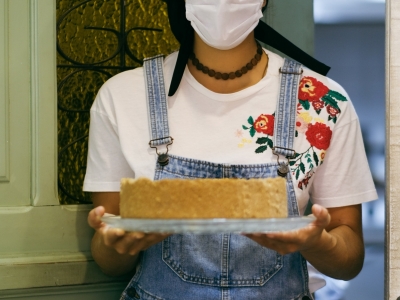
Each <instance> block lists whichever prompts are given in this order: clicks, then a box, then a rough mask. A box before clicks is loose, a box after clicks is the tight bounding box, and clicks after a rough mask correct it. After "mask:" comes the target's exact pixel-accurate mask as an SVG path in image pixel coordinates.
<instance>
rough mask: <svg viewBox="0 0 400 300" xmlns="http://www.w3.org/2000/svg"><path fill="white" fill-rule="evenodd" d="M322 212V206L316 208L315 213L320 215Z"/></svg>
mask: <svg viewBox="0 0 400 300" xmlns="http://www.w3.org/2000/svg"><path fill="white" fill-rule="evenodd" d="M321 211H322V207H321V206H316V207H315V213H316V214H320V213H321Z"/></svg>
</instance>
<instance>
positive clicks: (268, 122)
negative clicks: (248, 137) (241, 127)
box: [253, 115, 275, 135]
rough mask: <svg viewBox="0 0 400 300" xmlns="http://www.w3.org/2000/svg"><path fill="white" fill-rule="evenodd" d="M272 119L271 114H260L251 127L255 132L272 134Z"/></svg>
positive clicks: (273, 119)
mask: <svg viewBox="0 0 400 300" xmlns="http://www.w3.org/2000/svg"><path fill="white" fill-rule="evenodd" d="M274 121H275V118H274V116H273V115H261V116H259V117H258V118H257V120H256V121H255V122H254V124H253V127H254V129H255V130H256V131H257V132H261V133H265V134H267V135H274Z"/></svg>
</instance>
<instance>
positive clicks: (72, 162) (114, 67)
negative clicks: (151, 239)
mask: <svg viewBox="0 0 400 300" xmlns="http://www.w3.org/2000/svg"><path fill="white" fill-rule="evenodd" d="M178 48H179V44H178V42H177V41H176V40H175V38H174V36H173V34H172V32H171V30H170V28H169V23H168V16H167V6H166V4H165V3H164V2H163V1H161V0H125V1H124V0H85V1H82V0H57V51H58V53H57V54H58V55H57V83H58V174H59V177H58V186H59V199H60V203H61V204H76V203H89V202H90V197H89V195H88V194H87V193H83V192H82V184H83V179H84V175H85V171H86V156H87V140H88V131H89V121H90V120H89V117H90V116H89V110H90V107H91V105H92V103H93V101H94V98H95V96H96V94H97V91H98V90H99V88H100V87H101V86H102V84H103V83H104V82H105V81H106V80H107V79H109V78H110V77H112V76H114V75H116V74H117V73H119V72H122V71H125V70H129V69H134V68H136V67H140V66H141V65H142V61H143V58H145V57H150V56H154V55H157V54H160V53H162V54H165V55H167V54H169V53H171V52H173V51H174V50H176V49H178Z"/></svg>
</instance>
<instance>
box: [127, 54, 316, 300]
mask: <svg viewBox="0 0 400 300" xmlns="http://www.w3.org/2000/svg"><path fill="white" fill-rule="evenodd" d="M280 71H281V87H280V97H279V101H278V107H277V111H276V117H275V130H274V138H275V141H274V146H275V148H274V149H275V152H276V153H277V154H279V155H280V157H281V159H280V160H281V162H279V161H277V162H276V163H268V164H260V165H228V164H217V163H210V162H206V161H199V160H195V159H191V158H184V157H177V156H173V155H168V158H166V157H165V156H164V157H161V156H159V161H157V163H156V172H155V178H154V180H160V179H164V178H185V179H193V178H246V179H250V178H266V177H276V176H278V169H280V170H281V171H282V169H281V168H282V167H283V169H284V168H285V167H287V164H286V161H287V160H286V158H285V157H290V156H292V155H293V154H294V151H293V150H290V149H293V139H294V132H295V117H296V105H297V89H298V82H299V78H300V72H301V66H300V65H299V64H298V63H296V62H294V61H291V60H285V64H284V66H283V67H282V68H281V70H280ZM144 72H145V76H146V80H145V81H146V87H147V93H148V95H147V98H148V105H149V118H150V121H151V135H152V142H151V143H150V146H152V147H155V146H159V145H165V144H168V143H171V142H172V140H171V138H170V137H169V129H168V114H167V100H166V95H165V86H164V78H163V58H162V57H160V56H158V57H155V58H151V59H148V60H146V61H145V63H144ZM282 157H283V159H282ZM168 159H169V161H168ZM165 163H168V164H167V165H165V166H163V165H164V164H165ZM281 175H282V174H281ZM284 176H285V177H286V179H287V193H288V213H289V215H290V216H298V215H299V210H298V206H297V200H296V196H295V192H294V188H293V182H292V179H291V176H290V173H287V174H286V175H284ZM121 299H142V300H156V299H157V300H162V299H165V300H183V299H189V300H208V299H221V300H228V299H229V300H252V299H254V300H255V299H257V300H260V299H265V300H289V299H312V296H311V294H310V292H309V289H308V272H307V264H306V261H305V260H304V258H303V257H302V256H301V255H300V253H293V254H288V255H280V254H278V253H277V252H275V251H272V250H270V249H267V248H265V247H262V246H260V245H259V244H257V243H256V242H254V241H252V240H250V239H249V238H247V237H244V236H242V235H239V234H228V233H226V234H213V235H193V234H175V235H172V236H170V237H168V238H167V239H165V240H164V241H163V242H161V243H158V244H157V245H154V246H153V247H151V248H149V249H148V250H146V251H144V252H142V253H141V257H140V262H139V265H138V267H137V271H136V274H135V275H134V277H133V278H132V280H131V282H130V283H129V285H128V287H127V288H126V289H125V291H124V292H123V294H122V296H121Z"/></svg>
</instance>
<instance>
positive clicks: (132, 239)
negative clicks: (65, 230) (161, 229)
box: [88, 192, 167, 276]
mask: <svg viewBox="0 0 400 300" xmlns="http://www.w3.org/2000/svg"><path fill="white" fill-rule="evenodd" d="M92 200H93V204H94V209H92V210H91V211H90V213H89V216H88V223H89V225H90V226H91V227H92V228H94V229H95V230H96V232H95V234H94V236H93V238H92V244H91V248H92V255H93V258H94V260H95V261H96V263H97V264H98V265H99V266H100V268H101V270H102V271H103V272H104V273H105V274H107V275H110V276H121V275H124V274H128V273H130V272H133V271H134V269H135V267H136V264H137V262H138V256H139V253H140V251H143V250H145V249H147V248H149V247H150V246H152V245H154V244H156V243H158V242H160V241H161V240H163V239H164V238H165V237H166V236H167V235H161V234H144V233H142V232H125V231H124V230H122V229H111V228H108V227H107V226H105V224H104V223H102V222H101V220H100V218H101V217H102V216H103V215H104V213H105V212H107V213H111V214H115V215H119V192H99V193H93V194H92Z"/></svg>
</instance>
